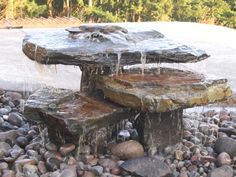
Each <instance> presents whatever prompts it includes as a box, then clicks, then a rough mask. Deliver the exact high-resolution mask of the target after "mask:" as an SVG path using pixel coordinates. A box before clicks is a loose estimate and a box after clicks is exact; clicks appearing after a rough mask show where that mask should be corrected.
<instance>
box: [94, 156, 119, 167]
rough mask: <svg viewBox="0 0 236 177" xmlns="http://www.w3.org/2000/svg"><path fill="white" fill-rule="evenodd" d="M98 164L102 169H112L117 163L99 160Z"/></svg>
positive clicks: (110, 160) (109, 160)
mask: <svg viewBox="0 0 236 177" xmlns="http://www.w3.org/2000/svg"><path fill="white" fill-rule="evenodd" d="M98 164H99V165H101V166H102V167H103V168H108V169H113V168H115V167H117V166H118V164H117V162H116V161H115V160H112V159H107V158H105V159H99V160H98Z"/></svg>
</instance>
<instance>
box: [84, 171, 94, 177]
mask: <svg viewBox="0 0 236 177" xmlns="http://www.w3.org/2000/svg"><path fill="white" fill-rule="evenodd" d="M95 176H96V175H95V173H93V172H91V171H85V172H84V174H83V176H82V177H95Z"/></svg>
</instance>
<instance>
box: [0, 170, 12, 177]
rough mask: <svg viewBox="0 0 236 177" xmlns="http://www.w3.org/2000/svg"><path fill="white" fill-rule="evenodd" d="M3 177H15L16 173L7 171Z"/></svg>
mask: <svg viewBox="0 0 236 177" xmlns="http://www.w3.org/2000/svg"><path fill="white" fill-rule="evenodd" d="M2 177H15V172H14V171H12V170H6V171H4V173H3V175H2Z"/></svg>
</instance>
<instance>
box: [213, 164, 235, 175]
mask: <svg viewBox="0 0 236 177" xmlns="http://www.w3.org/2000/svg"><path fill="white" fill-rule="evenodd" d="M210 177H233V169H232V167H231V166H228V165H224V166H222V167H220V168H216V169H214V170H212V172H211V173H210Z"/></svg>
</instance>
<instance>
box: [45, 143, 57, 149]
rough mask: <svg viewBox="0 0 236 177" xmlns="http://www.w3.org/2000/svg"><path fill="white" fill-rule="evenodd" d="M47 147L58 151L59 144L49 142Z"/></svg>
mask: <svg viewBox="0 0 236 177" xmlns="http://www.w3.org/2000/svg"><path fill="white" fill-rule="evenodd" d="M45 147H46V149H47V150H48V151H57V146H56V145H55V144H54V143H47V144H46V145H45Z"/></svg>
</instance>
